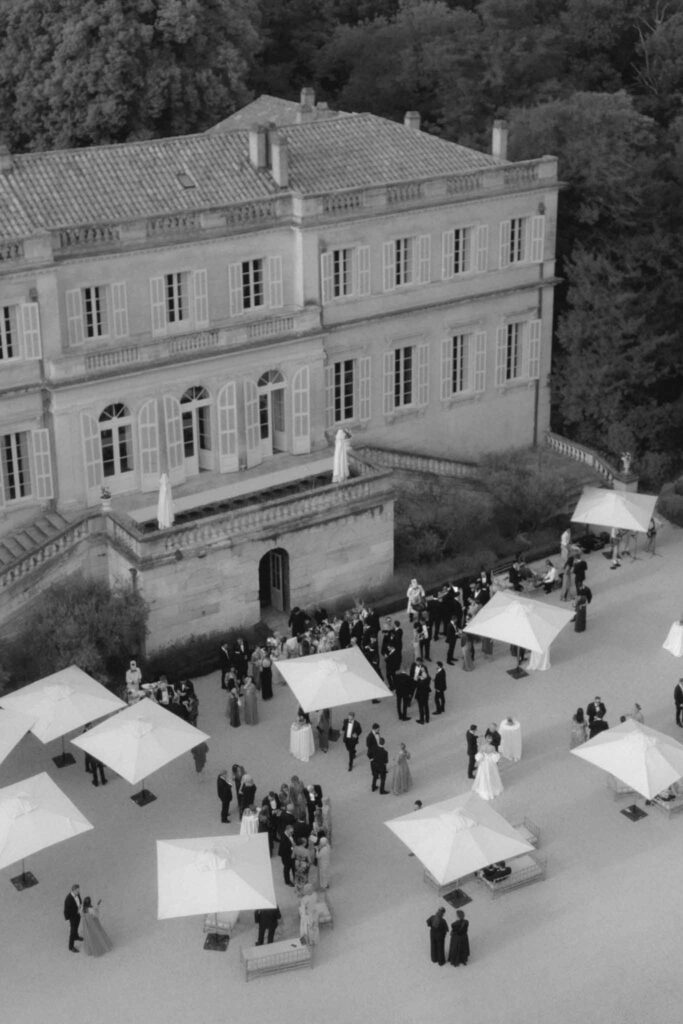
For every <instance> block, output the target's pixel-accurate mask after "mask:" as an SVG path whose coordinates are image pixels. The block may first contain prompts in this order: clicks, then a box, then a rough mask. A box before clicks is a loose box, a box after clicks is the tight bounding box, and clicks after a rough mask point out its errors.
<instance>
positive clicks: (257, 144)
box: [249, 124, 267, 171]
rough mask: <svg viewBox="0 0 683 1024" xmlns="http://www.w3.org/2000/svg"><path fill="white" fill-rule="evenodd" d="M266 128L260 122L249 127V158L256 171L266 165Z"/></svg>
mask: <svg viewBox="0 0 683 1024" xmlns="http://www.w3.org/2000/svg"><path fill="white" fill-rule="evenodd" d="M266 142H267V139H266V129H265V128H264V127H263V125H262V124H253V125H252V126H251V128H250V129H249V160H250V161H251V166H252V167H255V168H256V170H257V171H261V170H263V168H264V167H265V166H266V162H267V161H266Z"/></svg>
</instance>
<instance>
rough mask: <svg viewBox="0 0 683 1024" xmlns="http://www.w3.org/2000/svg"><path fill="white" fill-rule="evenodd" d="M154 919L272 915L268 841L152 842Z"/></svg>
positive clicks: (261, 835) (273, 902)
mask: <svg viewBox="0 0 683 1024" xmlns="http://www.w3.org/2000/svg"><path fill="white" fill-rule="evenodd" d="M157 874H158V886H159V908H158V914H157V916H158V917H159V918H166V917H188V916H189V915H191V914H213V913H220V912H224V913H225V912H226V911H229V910H259V909H263V908H269V909H274V908H275V907H276V906H277V903H276V900H275V888H274V885H273V869H272V867H271V863H270V852H269V849H268V836H267V835H266V834H265V833H264V832H261V833H255V834H254V835H249V836H246V835H245V836H209V837H208V838H206V839H167V840H161V839H158V840H157Z"/></svg>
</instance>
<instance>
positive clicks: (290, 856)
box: [277, 825, 294, 885]
mask: <svg viewBox="0 0 683 1024" xmlns="http://www.w3.org/2000/svg"><path fill="white" fill-rule="evenodd" d="M277 852H278V854H279V855H280V860H281V861H282V874H283V876H284V879H285V885H294V882H293V881H292V867H293V865H294V828H293V826H292V825H287V827H286V829H285V830H284V832H283V833H282V839H281V840H280V845H279V847H278V851H277Z"/></svg>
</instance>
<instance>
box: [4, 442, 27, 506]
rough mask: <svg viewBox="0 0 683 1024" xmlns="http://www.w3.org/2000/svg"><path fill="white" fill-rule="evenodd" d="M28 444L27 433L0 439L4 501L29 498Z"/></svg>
mask: <svg viewBox="0 0 683 1024" xmlns="http://www.w3.org/2000/svg"><path fill="white" fill-rule="evenodd" d="M29 443H30V438H29V435H28V432H27V431H21V432H20V433H16V434H4V435H3V436H2V437H0V471H1V472H2V483H3V490H4V493H5V501H18V500H19V499H20V498H28V497H30V496H31V473H30V468H29V467H30V461H29V459H30V456H29Z"/></svg>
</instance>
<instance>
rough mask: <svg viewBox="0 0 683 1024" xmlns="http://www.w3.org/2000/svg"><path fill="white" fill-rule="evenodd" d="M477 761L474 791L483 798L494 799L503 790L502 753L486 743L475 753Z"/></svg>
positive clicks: (473, 784)
mask: <svg viewBox="0 0 683 1024" xmlns="http://www.w3.org/2000/svg"><path fill="white" fill-rule="evenodd" d="M475 761H476V763H477V774H476V775H475V778H474V782H473V783H472V792H473V793H476V794H477V796H480V797H481V798H482V800H494V799H495V798H496V797H497V796H500V794H501V793H502V792H503V783H502V782H501V778H500V772H499V771H498V762H499V761H500V754H497V753H496V751H495V750H494V749H493V747H492V746H491V745H490V744H486V746H485V747H484V749H483V750H480V751H479V753H478V754H476V755H475Z"/></svg>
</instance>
